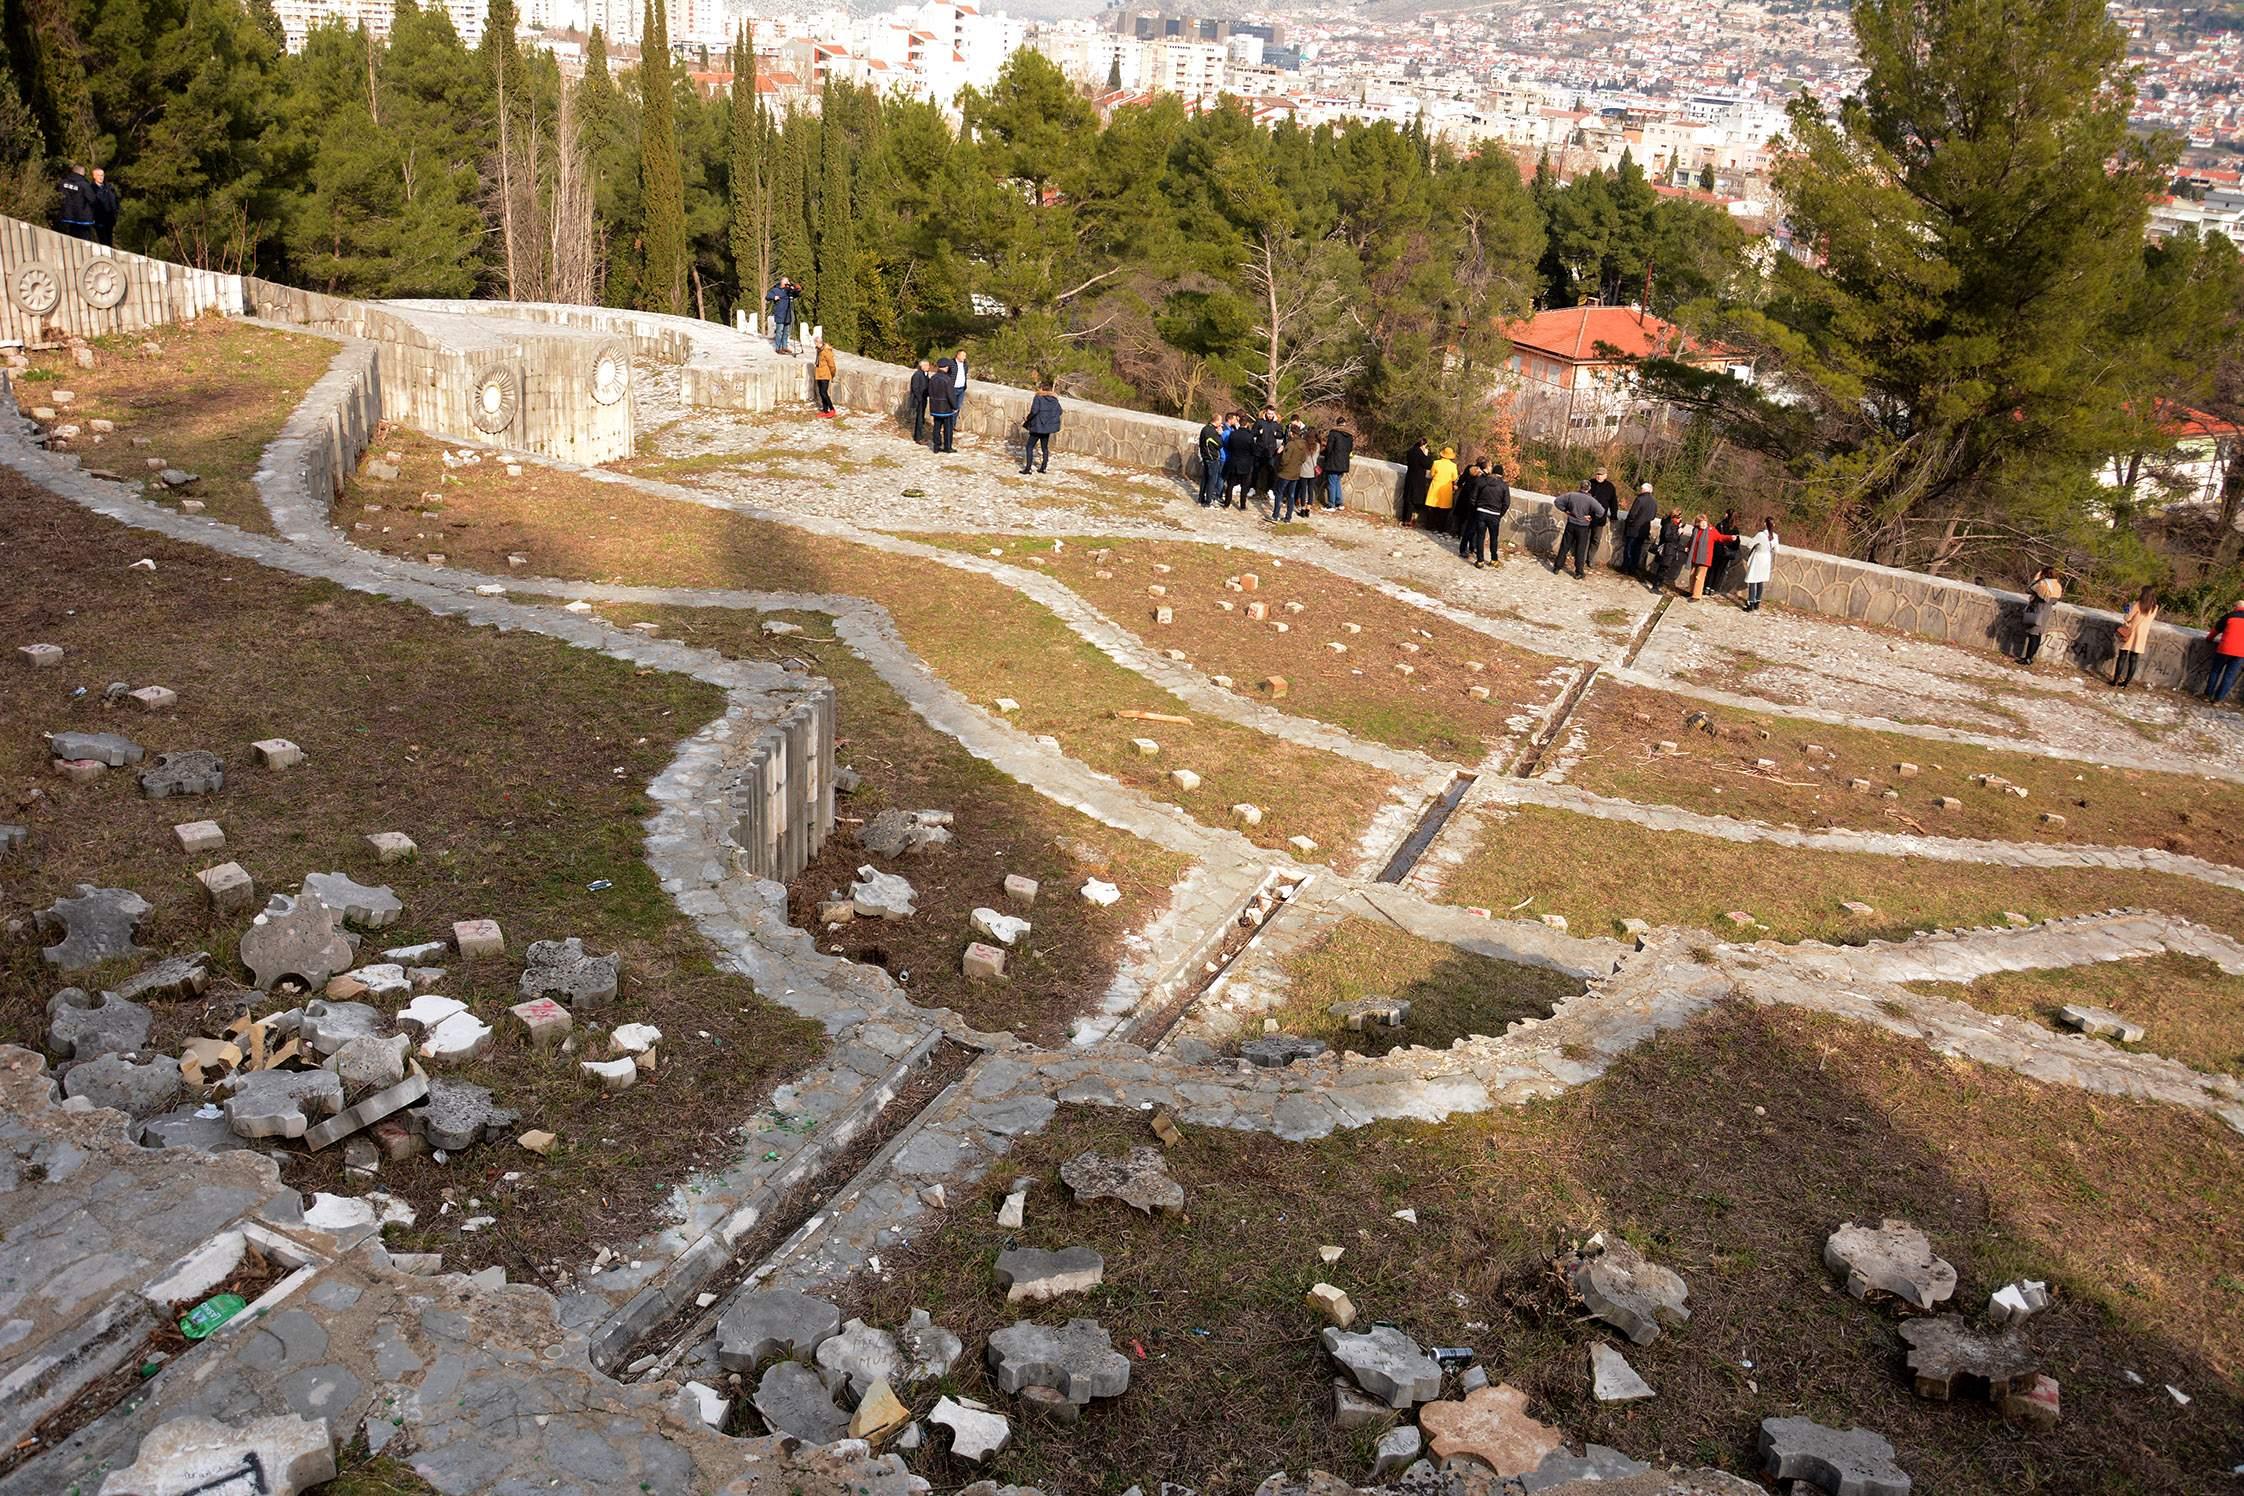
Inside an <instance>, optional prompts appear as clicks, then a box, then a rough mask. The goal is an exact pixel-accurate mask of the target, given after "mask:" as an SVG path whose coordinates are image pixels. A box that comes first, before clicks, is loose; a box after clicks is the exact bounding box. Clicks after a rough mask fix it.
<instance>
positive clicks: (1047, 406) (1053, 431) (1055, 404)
mask: <svg viewBox="0 0 2244 1496" xmlns="http://www.w3.org/2000/svg"><path fill="white" fill-rule="evenodd" d="M1021 424H1022V425H1024V426H1026V427H1028V430H1029V435H1031V436H1057V435H1059V431H1060V402H1059V401H1058V400H1057V399H1056V398H1054V397H1053V396H1051V395H1045V394H1039V395H1038V396H1037V397H1036V398H1035V399H1033V400H1031V401H1029V409H1028V419H1027V420H1026V421H1024V422H1022V423H1021Z"/></svg>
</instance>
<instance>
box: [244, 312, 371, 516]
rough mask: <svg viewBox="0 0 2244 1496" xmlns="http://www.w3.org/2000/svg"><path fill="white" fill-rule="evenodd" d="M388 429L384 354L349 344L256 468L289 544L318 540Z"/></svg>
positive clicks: (271, 510)
mask: <svg viewBox="0 0 2244 1496" xmlns="http://www.w3.org/2000/svg"><path fill="white" fill-rule="evenodd" d="M381 423H382V374H381V349H380V348H379V347H378V346H377V345H375V344H373V343H369V342H365V341H362V340H359V339H350V340H347V341H345V342H344V344H343V346H342V347H341V348H340V349H338V350H337V352H336V354H335V360H334V362H333V363H330V364H329V365H328V366H327V372H326V373H325V374H322V375H321V376H320V377H319V378H318V379H317V380H315V381H314V382H313V384H312V387H311V389H309V390H307V391H306V392H305V394H304V398H303V399H302V400H300V401H298V402H297V405H296V409H295V411H294V412H292V413H291V414H290V416H289V418H288V420H287V422H286V423H285V424H284V425H283V426H282V427H281V430H280V435H278V436H277V437H275V438H274V439H273V441H272V443H271V445H269V446H267V447H266V448H265V454H264V457H263V458H262V459H261V460H260V461H259V463H258V465H257V476H256V480H255V481H256V484H257V490H258V493H259V495H260V496H261V497H262V498H263V499H264V502H265V509H266V512H267V513H268V514H270V515H271V516H272V518H273V523H274V527H275V528H276V529H278V530H279V531H280V532H281V534H282V535H283V536H284V537H286V538H287V539H289V540H293V541H298V542H302V541H308V540H311V539H313V538H315V536H317V535H319V533H320V532H321V530H322V529H323V528H324V526H325V525H326V523H327V520H328V514H329V510H330V508H331V507H332V505H333V504H334V502H335V499H336V496H337V495H339V494H341V493H342V491H343V482H344V480H345V479H346V478H348V477H349V476H350V474H351V473H352V472H353V471H355V470H356V469H357V467H358V460H359V458H360V456H361V455H363V454H364V453H365V451H366V448H367V446H368V444H369V443H371V442H372V441H373V440H374V430H375V428H376V427H377V426H379V425H381Z"/></svg>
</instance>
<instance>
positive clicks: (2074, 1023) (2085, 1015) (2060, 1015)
mask: <svg viewBox="0 0 2244 1496" xmlns="http://www.w3.org/2000/svg"><path fill="white" fill-rule="evenodd" d="M2057 1021H2058V1022H2059V1023H2061V1024H2063V1025H2065V1027H2067V1028H2075V1029H2079V1030H2080V1031H2081V1032H2082V1033H2084V1034H2086V1035H2088V1036H2089V1037H2090V1038H2091V1039H2117V1040H2118V1041H2119V1042H2120V1043H2122V1044H2140V1043H2142V1042H2143V1036H2144V1032H2145V1031H2144V1028H2143V1026H2142V1025H2141V1024H2139V1023H2135V1022H2133V1021H2131V1020H2129V1019H2125V1018H2122V1017H2120V1016H2119V1015H2118V1014H2117V1013H2114V1012H2113V1011H2112V1010H2111V1009H2109V1008H2099V1007H2096V1006H2094V1005H2093V1004H2090V1003H2066V1004H2064V1005H2063V1006H2061V1007H2059V1008H2058V1009H2057Z"/></svg>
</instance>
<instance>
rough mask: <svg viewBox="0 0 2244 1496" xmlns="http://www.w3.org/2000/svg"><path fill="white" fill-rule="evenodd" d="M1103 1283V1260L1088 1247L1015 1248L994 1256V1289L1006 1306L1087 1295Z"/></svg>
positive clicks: (1104, 1275) (1104, 1270) (1104, 1276)
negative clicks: (1003, 1295) (1054, 1249)
mask: <svg viewBox="0 0 2244 1496" xmlns="http://www.w3.org/2000/svg"><path fill="white" fill-rule="evenodd" d="M1105 1281H1106V1259H1105V1258H1104V1257H1102V1256H1100V1255H1099V1254H1098V1253H1096V1252H1094V1251H1092V1250H1091V1249H1090V1248H1089V1247H1064V1248H1062V1249H1061V1250H1059V1251H1057V1252H1047V1251H1044V1250H1042V1249H1040V1248H1037V1247H1015V1248H1013V1249H1012V1250H1010V1251H1006V1252H1000V1253H998V1254H997V1286H998V1287H1000V1288H1002V1289H1004V1290H1005V1302H1006V1303H1008V1304H1042V1303H1046V1302H1049V1301H1050V1300H1052V1299H1056V1298H1059V1297H1060V1296H1061V1295H1063V1294H1070V1293H1089V1292H1090V1291H1091V1290H1092V1289H1094V1288H1096V1287H1098V1286H1099V1285H1100V1284H1101V1283H1103V1282H1105Z"/></svg>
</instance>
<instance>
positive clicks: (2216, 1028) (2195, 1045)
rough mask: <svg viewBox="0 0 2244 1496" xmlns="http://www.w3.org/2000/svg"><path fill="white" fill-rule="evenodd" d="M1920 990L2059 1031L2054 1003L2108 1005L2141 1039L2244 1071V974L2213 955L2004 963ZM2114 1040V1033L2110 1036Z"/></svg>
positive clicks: (2171, 1055)
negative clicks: (2138, 1029) (2005, 966)
mask: <svg viewBox="0 0 2244 1496" xmlns="http://www.w3.org/2000/svg"><path fill="white" fill-rule="evenodd" d="M1910 986H1911V987H1912V988H1913V989H1914V990H1916V991H1919V992H1930V993H1934V994H1936V995H1938V996H1941V997H1952V998H1954V999H1956V1000H1957V1001H1958V1002H1966V1003H1969V1004H1971V1005H1972V1006H1973V1007H1975V1008H1978V1009H1980V1010H1981V1011H1982V1012H1987V1013H2002V1014H2006V1015H2008V1016H2010V1017H2013V1018H2031V1019H2033V1020H2034V1021H2036V1022H2037V1023H2043V1024H2047V1025H2048V1026H2049V1027H2051V1028H2054V1029H2058V1030H2060V1031H2061V1032H2068V1033H2069V1032H2072V1031H2071V1030H2069V1029H2066V1028H2065V1027H2064V1025H2062V1024H2060V1023H2058V1022H2057V1010H2058V1009H2059V1008H2061V1007H2063V1006H2064V1005H2065V1004H2067V1003H2085V1004H2091V1005H2093V1006H2095V1007H2099V1008H2109V1009H2111V1010H2112V1011H2113V1012H2115V1013H2117V1014H2119V1016H2120V1017H2122V1018H2127V1019H2132V1020H2133V1021H2134V1022H2136V1023H2139V1024H2141V1025H2143V1027H2144V1029H2145V1030H2146V1033H2145V1035H2144V1040H2143V1042H2142V1043H2141V1044H2139V1045H2132V1044H2131V1045H2127V1046H2124V1047H2126V1048H2128V1049H2141V1050H2146V1051H2148V1052H2150V1053H2152V1054H2161V1055H2164V1056H2166V1058H2168V1059H2170V1060H2179V1061H2181V1062H2182V1063H2183V1064H2185V1065H2191V1066H2194V1067H2195V1068H2197V1069H2199V1070H2206V1071H2221V1072H2226V1073H2227V1074H2230V1075H2238V1076H2244V977H2232V976H2225V975H2223V974H2222V972H2221V969H2220V968H2219V967H2218V966H2215V965H2214V964H2213V963H2212V962H2210V961H2206V960H2202V959H2200V958H2198V957H2196V956H2182V955H2176V954H2174V953H2172V952H2168V953H2167V954H2165V955H2161V956H2149V957H2144V958H2142V959H2139V960H2134V961H2099V962H2097V963H2095V964H2093V965H2089V966H2062V967H2054V968H2051V969H2048V970H2044V971H2000V972H1996V973H1995V974H1994V975H1992V976H1985V977H1981V978H1979V980H1977V981H1975V982H1972V983H1969V984H1968V985H1965V984H1959V983H1955V982H1912V983H1911V984H1910ZM2112 1042H2116V1041H2112Z"/></svg>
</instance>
